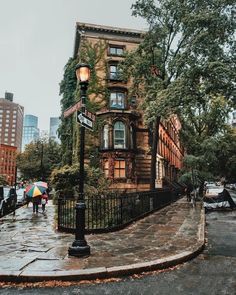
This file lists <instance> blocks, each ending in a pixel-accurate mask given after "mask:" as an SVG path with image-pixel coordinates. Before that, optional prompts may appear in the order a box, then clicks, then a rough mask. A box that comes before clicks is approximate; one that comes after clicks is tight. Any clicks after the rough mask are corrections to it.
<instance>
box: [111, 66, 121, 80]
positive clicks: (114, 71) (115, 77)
mask: <svg viewBox="0 0 236 295" xmlns="http://www.w3.org/2000/svg"><path fill="white" fill-rule="evenodd" d="M109 78H110V79H111V80H118V78H119V73H118V64H115V65H110V66H109Z"/></svg>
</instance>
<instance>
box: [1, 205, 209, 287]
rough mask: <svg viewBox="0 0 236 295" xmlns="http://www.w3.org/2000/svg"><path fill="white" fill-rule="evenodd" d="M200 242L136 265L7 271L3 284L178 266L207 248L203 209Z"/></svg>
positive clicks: (94, 276) (118, 274) (73, 279)
mask: <svg viewBox="0 0 236 295" xmlns="http://www.w3.org/2000/svg"><path fill="white" fill-rule="evenodd" d="M197 235H198V242H197V243H196V244H194V246H192V248H191V249H186V251H183V252H181V253H179V254H175V255H171V256H168V257H165V258H160V259H155V260H152V261H147V262H142V263H134V264H129V265H122V266H113V267H108V268H106V267H98V268H90V269H80V270H68V271H48V272H47V271H45V272H42V271H39V272H37V271H33V272H32V271H31V272H30V271H5V272H4V273H0V281H2V282H41V281H52V280H57V281H75V280H78V281H79V280H94V279H104V278H112V277H121V276H125V275H132V274H137V273H141V272H148V271H154V270H162V269H166V268H169V267H173V266H176V265H178V264H181V263H184V262H186V261H188V260H191V259H193V258H194V257H196V256H197V255H198V254H199V253H201V251H202V250H203V249H204V246H205V211H204V208H202V209H201V218H200V224H199V227H198V233H197Z"/></svg>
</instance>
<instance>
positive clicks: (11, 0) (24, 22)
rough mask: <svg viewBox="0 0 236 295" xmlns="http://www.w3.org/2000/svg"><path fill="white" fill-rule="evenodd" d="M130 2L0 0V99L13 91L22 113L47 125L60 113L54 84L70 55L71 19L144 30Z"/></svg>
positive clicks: (72, 30) (57, 83)
mask: <svg viewBox="0 0 236 295" xmlns="http://www.w3.org/2000/svg"><path fill="white" fill-rule="evenodd" d="M134 2H135V0H85V1H83V0H0V97H4V95H5V91H8V92H12V93H14V102H16V103H19V104H20V105H22V106H24V108H25V114H32V115H35V116H37V117H38V118H39V128H40V129H41V130H48V129H49V117H57V116H59V115H60V96H59V83H60V81H61V80H62V77H63V68H64V66H65V64H66V63H67V61H68V58H69V57H71V56H72V53H73V46H74V36H75V23H76V21H80V22H87V23H94V24H99V25H108V26H118V27H123V28H131V29H146V28H147V27H146V25H145V22H144V21H143V20H142V19H140V18H139V19H138V18H135V17H133V16H131V13H132V12H131V9H130V8H131V5H132V3H134Z"/></svg>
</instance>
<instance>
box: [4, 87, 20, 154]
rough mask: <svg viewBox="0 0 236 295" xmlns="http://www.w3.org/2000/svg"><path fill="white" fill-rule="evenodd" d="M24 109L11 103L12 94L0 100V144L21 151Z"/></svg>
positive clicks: (6, 94)
mask: <svg viewBox="0 0 236 295" xmlns="http://www.w3.org/2000/svg"><path fill="white" fill-rule="evenodd" d="M23 119H24V108H23V107H22V106H20V105H19V104H17V103H14V102H13V94H12V93H8V92H6V93H5V98H0V143H1V144H5V145H10V146H15V147H17V151H21V143H22V132H23Z"/></svg>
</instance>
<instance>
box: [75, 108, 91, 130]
mask: <svg viewBox="0 0 236 295" xmlns="http://www.w3.org/2000/svg"><path fill="white" fill-rule="evenodd" d="M77 122H78V123H79V124H80V125H82V126H84V127H86V128H88V129H90V130H93V120H92V119H91V118H89V117H88V116H86V115H85V114H84V113H82V112H80V111H77Z"/></svg>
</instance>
